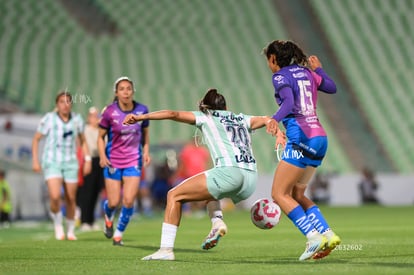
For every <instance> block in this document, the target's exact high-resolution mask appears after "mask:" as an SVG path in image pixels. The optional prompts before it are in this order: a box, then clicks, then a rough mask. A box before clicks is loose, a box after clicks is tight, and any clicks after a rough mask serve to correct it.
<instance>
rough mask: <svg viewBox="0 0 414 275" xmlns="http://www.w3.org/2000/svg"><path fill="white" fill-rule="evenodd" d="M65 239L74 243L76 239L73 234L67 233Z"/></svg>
mask: <svg viewBox="0 0 414 275" xmlns="http://www.w3.org/2000/svg"><path fill="white" fill-rule="evenodd" d="M67 239H68V240H69V241H76V240H77V239H78V238H76V236H75V234H74V233H68V235H67Z"/></svg>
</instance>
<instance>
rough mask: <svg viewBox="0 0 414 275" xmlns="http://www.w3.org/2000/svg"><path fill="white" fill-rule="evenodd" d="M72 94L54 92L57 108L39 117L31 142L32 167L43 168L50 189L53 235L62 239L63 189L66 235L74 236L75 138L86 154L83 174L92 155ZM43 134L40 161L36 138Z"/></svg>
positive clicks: (69, 237)
mask: <svg viewBox="0 0 414 275" xmlns="http://www.w3.org/2000/svg"><path fill="white" fill-rule="evenodd" d="M72 103H73V102H72V96H71V95H70V94H69V93H68V92H66V91H64V92H60V93H59V94H58V95H57V96H56V111H55V112H50V113H47V114H46V115H45V116H43V118H42V119H41V121H40V124H39V126H38V128H37V131H36V133H35V135H34V137H33V142H32V161H33V162H32V163H33V164H32V168H33V171H35V172H40V171H41V170H43V173H44V177H45V179H46V184H47V187H48V192H49V200H50V216H51V218H52V220H53V223H54V227H55V238H56V239H57V240H64V239H65V233H64V229H63V225H62V219H63V217H62V211H61V205H60V201H61V192H62V187H63V189H64V191H65V194H64V195H65V203H66V226H67V236H66V237H67V239H68V240H76V236H75V219H74V218H75V209H76V191H77V187H78V170H79V162H78V159H77V157H76V150H77V140H79V141H80V144H81V146H82V149H83V153H84V156H85V166H84V174H88V173H89V172H90V170H91V162H90V161H91V157H90V156H89V152H88V148H87V146H86V143H85V136H84V134H83V132H84V125H85V124H84V121H83V119H82V117H81V116H80V115H79V114H76V113H74V112H72ZM44 136H46V141H45V145H44V148H43V156H42V161H41V165H40V163H39V157H38V150H39V142H40V139H42V138H43V137H44Z"/></svg>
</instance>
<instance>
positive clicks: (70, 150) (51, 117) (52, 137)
mask: <svg viewBox="0 0 414 275" xmlns="http://www.w3.org/2000/svg"><path fill="white" fill-rule="evenodd" d="M84 128H85V123H84V120H83V119H82V117H81V115H80V114H76V113H71V116H70V119H69V121H68V122H64V121H63V120H62V119H61V118H60V117H59V115H58V114H57V112H49V113H47V114H46V115H45V116H43V118H42V119H41V120H40V123H39V126H38V127H37V131H38V132H39V133H41V134H42V135H44V136H46V140H45V145H44V148H43V155H42V163H43V164H47V163H64V162H70V161H77V158H76V138H77V137H78V135H79V134H80V133H83V131H84Z"/></svg>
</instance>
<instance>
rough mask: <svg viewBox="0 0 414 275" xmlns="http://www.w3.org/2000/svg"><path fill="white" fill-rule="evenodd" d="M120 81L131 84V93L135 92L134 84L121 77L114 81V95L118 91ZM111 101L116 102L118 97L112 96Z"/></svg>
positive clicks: (125, 77) (127, 78) (128, 79)
mask: <svg viewBox="0 0 414 275" xmlns="http://www.w3.org/2000/svg"><path fill="white" fill-rule="evenodd" d="M122 81H128V82H129V83H130V84H131V86H132V91H134V92H135V87H134V82H133V81H132V80H131V79H130V78H129V77H127V76H121V77H119V78H118V79H117V80H115V83H114V93H115V92H116V90H117V89H118V85H119V83H121V82H122ZM113 101H118V96H114V100H113Z"/></svg>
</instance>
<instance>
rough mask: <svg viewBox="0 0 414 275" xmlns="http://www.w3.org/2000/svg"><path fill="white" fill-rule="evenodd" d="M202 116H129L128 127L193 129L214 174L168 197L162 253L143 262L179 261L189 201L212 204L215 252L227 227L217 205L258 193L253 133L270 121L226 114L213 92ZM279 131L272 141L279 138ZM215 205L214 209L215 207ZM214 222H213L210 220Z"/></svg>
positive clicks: (181, 113)
mask: <svg viewBox="0 0 414 275" xmlns="http://www.w3.org/2000/svg"><path fill="white" fill-rule="evenodd" d="M199 109H200V111H194V112H189V111H187V112H186V111H170V110H164V111H158V112H152V113H148V114H143V115H133V114H131V115H129V116H127V117H126V118H125V120H124V123H125V124H128V125H134V123H136V122H138V121H145V120H147V119H150V120H161V119H170V120H175V121H178V122H183V123H187V124H192V125H195V126H196V127H197V129H200V130H201V132H202V133H203V139H204V141H205V143H206V145H207V147H208V148H209V151H210V155H211V158H212V160H213V163H214V168H212V169H210V170H207V171H204V172H201V173H199V174H197V175H195V176H193V177H190V178H188V179H186V180H184V181H183V182H181V183H180V184H179V185H177V186H176V187H174V188H173V189H171V190H170V191H169V192H168V195H167V205H166V209H165V214H164V223H163V224H162V234H161V245H160V249H159V250H158V251H157V252H155V253H153V254H151V255H148V256H146V257H144V258H142V260H174V259H175V256H174V252H173V248H174V242H175V237H176V234H177V230H178V226H179V224H180V221H181V211H182V209H181V206H182V204H183V203H185V202H190V201H208V203H207V208H208V211H209V212H211V213H213V214H214V213H216V214H214V217H213V218H212V222H213V228H212V230H211V232H210V234H209V236H207V238H206V240H205V242H204V244H203V248H204V249H209V248H211V247H214V246H215V244H216V242H217V241H218V240H219V238H220V236H223V235H224V234H226V231H227V227H226V225H225V224H224V222H223V221H222V216H221V214H220V215H217V213H221V210H220V207H219V205H217V204H214V203H215V202H218V200H220V199H222V198H231V199H232V201H233V202H234V203H237V202H240V201H242V200H245V199H247V198H248V197H249V196H250V195H251V194H252V193H253V192H254V190H255V189H256V181H257V167H256V160H255V158H254V155H253V151H252V146H251V136H250V133H251V131H252V130H254V129H258V128H261V127H264V126H265V125H266V123H267V122H268V121H270V120H271V119H270V117H266V116H249V115H244V114H235V113H232V112H230V111H227V106H226V101H225V99H224V96H223V95H221V94H219V93H218V92H217V90H216V89H210V90H209V91H208V92H207V93H206V94H205V96H204V98H203V99H202V100H201V102H200V105H199ZM277 130H278V128H274V130H273V131H272V132H270V131H268V132H269V133H271V134H272V135H276V134H277ZM211 203H213V205H212V206H213V207H214V206H215V209H213V207H209V205H210V206H211ZM210 217H212V216H210Z"/></svg>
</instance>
